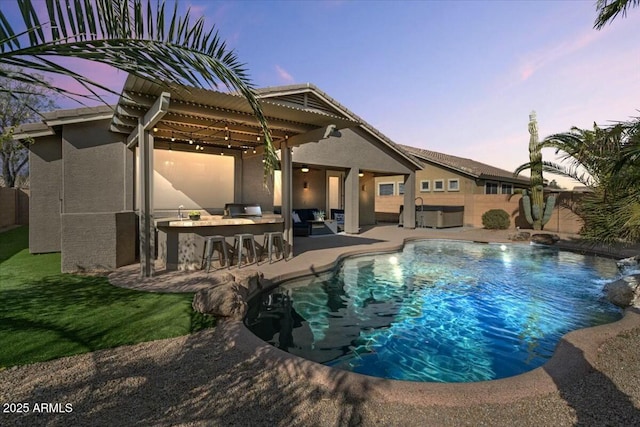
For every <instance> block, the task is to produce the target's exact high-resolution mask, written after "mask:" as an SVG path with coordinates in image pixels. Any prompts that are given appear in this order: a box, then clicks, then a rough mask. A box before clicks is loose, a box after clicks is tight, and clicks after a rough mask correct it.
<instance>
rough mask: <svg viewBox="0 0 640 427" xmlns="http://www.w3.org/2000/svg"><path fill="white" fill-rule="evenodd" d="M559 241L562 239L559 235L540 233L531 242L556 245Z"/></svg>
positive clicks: (532, 237)
mask: <svg viewBox="0 0 640 427" xmlns="http://www.w3.org/2000/svg"><path fill="white" fill-rule="evenodd" d="M558 240H560V237H558V235H557V234H550V233H538V234H534V235H533V236H531V242H532V243H538V244H540V245H555V243H556V242H557V241H558Z"/></svg>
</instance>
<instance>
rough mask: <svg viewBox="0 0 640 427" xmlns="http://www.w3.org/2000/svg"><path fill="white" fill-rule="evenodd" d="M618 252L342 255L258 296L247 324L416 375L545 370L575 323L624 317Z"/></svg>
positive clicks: (365, 368)
mask: <svg viewBox="0 0 640 427" xmlns="http://www.w3.org/2000/svg"><path fill="white" fill-rule="evenodd" d="M617 277H619V272H618V270H617V267H616V265H615V262H614V261H613V260H610V259H605V258H597V257H592V256H585V255H580V254H576V253H572V252H565V251H560V250H557V249H555V248H553V247H543V246H528V245H495V244H480V243H471V242H459V241H434V240H428V241H416V242H411V243H408V244H407V245H405V247H404V249H403V250H402V252H397V253H391V254H373V255H366V256H358V257H353V258H347V259H345V260H344V261H343V262H342V263H341V264H340V266H339V268H337V269H336V270H335V272H333V273H330V274H325V275H323V276H320V277H312V278H308V277H306V278H301V279H295V280H292V281H288V282H285V283H283V284H281V285H280V286H279V287H277V288H275V289H274V290H273V291H271V292H270V293H266V294H263V295H260V296H259V297H258V298H256V299H254V300H253V301H251V303H250V308H249V314H248V316H247V319H246V324H247V326H248V327H249V329H250V330H252V331H253V332H254V333H255V334H256V335H257V336H259V337H260V338H262V339H263V340H265V341H267V342H269V343H271V344H273V345H275V346H277V347H279V348H280V349H282V350H285V351H288V352H290V353H292V354H295V355H298V356H301V357H303V358H306V359H309V360H313V361H316V362H319V363H322V364H325V365H328V366H332V367H335V368H338V369H343V370H348V371H352V372H358V373H361V374H366V375H371V376H376V377H381V378H390V379H398V380H408V381H431V382H473V381H484V380H492V379H498V378H505V377H510V376H513V375H517V374H521V373H523V372H526V371H529V370H532V369H534V368H536V367H538V366H541V365H543V364H544V363H545V362H546V361H547V360H548V359H549V358H550V357H551V356H552V354H553V351H554V349H555V346H556V345H557V343H558V342H559V340H560V338H561V337H562V336H563V335H564V334H566V333H567V332H570V331H572V330H576V329H581V328H585V327H590V326H596V325H600V324H605V323H609V322H613V321H616V320H618V319H620V318H621V315H622V313H621V310H620V309H618V308H616V307H615V306H613V305H612V304H610V303H609V302H608V301H606V299H605V298H604V295H603V292H602V288H603V286H604V284H605V283H607V282H608V281H610V280H614V279H615V278H617Z"/></svg>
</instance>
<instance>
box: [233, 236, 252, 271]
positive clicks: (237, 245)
mask: <svg viewBox="0 0 640 427" xmlns="http://www.w3.org/2000/svg"><path fill="white" fill-rule="evenodd" d="M244 249H247V256H246V258H247V263H249V250H251V251H252V252H253V262H255V263H256V264H258V253H257V251H256V241H255V238H254V236H253V234H251V233H240V234H236V235H234V239H233V253H234V254H237V255H238V268H240V267H242V251H243V250H244Z"/></svg>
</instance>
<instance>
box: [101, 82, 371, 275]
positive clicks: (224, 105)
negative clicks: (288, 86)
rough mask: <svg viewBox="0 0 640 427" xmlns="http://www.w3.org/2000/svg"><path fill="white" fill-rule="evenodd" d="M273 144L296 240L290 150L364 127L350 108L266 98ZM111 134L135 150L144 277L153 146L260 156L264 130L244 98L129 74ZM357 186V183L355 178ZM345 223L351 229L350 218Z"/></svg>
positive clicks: (149, 263) (288, 226)
mask: <svg viewBox="0 0 640 427" xmlns="http://www.w3.org/2000/svg"><path fill="white" fill-rule="evenodd" d="M261 105H262V108H263V112H264V114H265V116H266V119H267V121H268V124H269V128H270V130H271V135H272V138H273V142H274V147H275V149H277V150H280V153H281V154H280V157H281V158H280V161H281V170H282V215H283V218H284V231H285V238H286V239H287V241H288V242H289V244H290V245H292V244H293V229H292V218H291V212H292V152H291V149H292V147H295V146H298V145H301V144H305V143H309V142H318V141H320V140H322V139H325V138H328V137H329V136H330V135H332V134H334V133H335V132H336V131H338V130H340V129H345V128H349V127H355V126H359V125H360V122H359V120H358V118H357V116H352V115H350V114H349V113H348V112H346V114H345V112H342V111H340V112H338V111H335V112H332V111H322V110H320V109H318V108H312V107H311V106H307V105H306V101H304V102H303V104H302V107H300V106H295V105H286V104H284V103H282V102H277V103H276V102H272V101H270V100H269V99H268V98H267V99H262V100H261ZM111 131H113V132H118V133H123V134H126V135H128V136H127V146H128V147H129V148H134V147H135V146H137V147H138V152H139V156H138V164H137V168H138V177H139V188H140V194H139V201H140V204H139V208H140V220H139V221H140V265H141V275H142V276H143V277H149V276H152V275H153V259H152V254H153V253H154V246H155V242H154V232H153V221H154V212H153V197H154V195H153V162H154V156H153V150H154V147H158V146H164V147H167V146H168V147H171V146H172V145H173V146H191V147H193V148H196V149H197V150H200V151H201V152H203V153H210V154H217V155H220V154H223V155H225V154H235V155H239V156H255V155H262V154H263V142H262V138H263V135H262V129H261V127H260V126H259V124H258V122H257V120H256V119H255V117H254V115H253V110H252V109H251V107H250V106H249V104H248V102H247V101H246V100H245V98H244V97H242V96H240V95H237V94H231V93H223V92H217V91H211V90H204V89H198V88H190V87H183V86H177V87H173V88H171V89H170V90H167V89H166V88H163V87H162V86H160V85H158V84H156V83H152V82H150V81H148V80H144V79H140V78H138V77H134V76H129V77H128V78H127V81H126V82H125V85H124V88H123V91H122V94H121V97H120V99H119V101H118V104H117V106H116V110H115V114H114V115H113V119H112V122H111ZM356 185H357V183H356ZM352 217H353V215H351V216H349V215H347V216H346V221H347V223H346V224H345V227H346V228H347V230H348V229H349V226H350V224H349V223H348V221H350V218H352Z"/></svg>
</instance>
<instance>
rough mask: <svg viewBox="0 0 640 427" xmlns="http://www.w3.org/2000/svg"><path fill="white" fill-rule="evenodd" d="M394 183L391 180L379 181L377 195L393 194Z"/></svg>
mask: <svg viewBox="0 0 640 427" xmlns="http://www.w3.org/2000/svg"><path fill="white" fill-rule="evenodd" d="M394 193H395V184H394V183H393V182H381V183H380V184H378V196H393V194H394Z"/></svg>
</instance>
